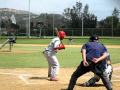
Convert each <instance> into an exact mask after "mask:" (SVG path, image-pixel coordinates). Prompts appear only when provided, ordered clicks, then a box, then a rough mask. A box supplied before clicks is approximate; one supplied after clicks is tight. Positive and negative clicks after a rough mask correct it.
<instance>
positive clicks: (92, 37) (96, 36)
mask: <svg viewBox="0 0 120 90" xmlns="http://www.w3.org/2000/svg"><path fill="white" fill-rule="evenodd" d="M89 40H90V41H91V42H93V41H96V40H99V36H98V35H91V36H90V38H89Z"/></svg>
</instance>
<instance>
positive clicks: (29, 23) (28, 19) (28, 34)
mask: <svg viewBox="0 0 120 90" xmlns="http://www.w3.org/2000/svg"><path fill="white" fill-rule="evenodd" d="M28 38H30V0H29V18H28Z"/></svg>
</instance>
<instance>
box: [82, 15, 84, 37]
mask: <svg viewBox="0 0 120 90" xmlns="http://www.w3.org/2000/svg"><path fill="white" fill-rule="evenodd" d="M83 20H84V19H83V13H82V36H83V35H84V33H83V31H84V30H83V29H84V21H83Z"/></svg>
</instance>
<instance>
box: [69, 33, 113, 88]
mask: <svg viewBox="0 0 120 90" xmlns="http://www.w3.org/2000/svg"><path fill="white" fill-rule="evenodd" d="M98 40H99V37H98V36H97V35H92V36H90V38H89V42H87V43H85V44H84V45H83V46H82V49H81V53H82V59H83V60H82V62H81V63H80V65H79V66H78V67H77V69H76V70H75V72H74V73H73V74H72V76H71V79H70V82H69V85H68V88H67V90H73V88H74V86H75V84H76V81H77V79H78V77H80V76H82V75H83V74H85V73H87V72H89V71H92V72H93V73H95V74H96V75H98V76H99V77H100V78H101V79H102V82H103V84H104V86H105V87H106V88H107V90H112V85H111V82H110V81H109V78H108V77H107V73H106V72H105V69H106V66H107V61H106V58H107V56H108V54H107V49H106V47H105V46H104V45H103V44H101V43H100V42H98Z"/></svg>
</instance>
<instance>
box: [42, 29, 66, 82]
mask: <svg viewBox="0 0 120 90" xmlns="http://www.w3.org/2000/svg"><path fill="white" fill-rule="evenodd" d="M56 33H57V37H55V38H53V39H52V41H51V42H50V44H49V45H48V47H47V48H45V50H44V51H43V54H44V56H45V57H46V59H47V61H48V67H49V68H48V77H50V81H58V79H57V75H58V73H59V68H60V65H59V62H58V59H57V57H56V53H57V52H58V51H59V50H62V49H65V46H64V44H63V43H62V42H61V40H63V39H64V37H65V36H66V34H65V32H64V31H63V30H61V31H57V32H56Z"/></svg>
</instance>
